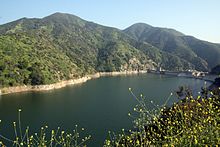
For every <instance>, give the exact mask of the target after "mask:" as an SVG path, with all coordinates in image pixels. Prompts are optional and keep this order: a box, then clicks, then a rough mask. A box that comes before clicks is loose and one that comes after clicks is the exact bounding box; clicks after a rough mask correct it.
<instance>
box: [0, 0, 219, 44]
mask: <svg viewBox="0 0 220 147" xmlns="http://www.w3.org/2000/svg"><path fill="white" fill-rule="evenodd" d="M0 2H1V3H0V24H4V23H7V22H10V21H13V20H16V19H19V18H22V17H44V16H47V15H50V14H52V13H55V12H65V13H71V14H74V15H77V16H79V17H81V18H83V19H86V20H89V21H93V22H96V23H99V24H102V25H107V26H112V27H117V28H119V29H124V28H126V27H128V26H130V25H132V24H134V23H137V22H143V23H147V24H150V25H153V26H157V27H167V28H174V29H176V30H178V31H180V32H182V33H184V34H186V35H193V36H195V37H197V38H199V39H202V40H207V41H211V42H216V43H220V0H0Z"/></svg>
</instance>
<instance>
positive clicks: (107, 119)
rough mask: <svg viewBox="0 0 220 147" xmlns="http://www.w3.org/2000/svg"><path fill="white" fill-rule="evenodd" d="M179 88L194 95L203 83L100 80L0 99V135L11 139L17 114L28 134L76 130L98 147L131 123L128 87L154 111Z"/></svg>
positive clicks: (120, 78)
mask: <svg viewBox="0 0 220 147" xmlns="http://www.w3.org/2000/svg"><path fill="white" fill-rule="evenodd" d="M181 85H189V86H190V87H191V88H192V89H194V90H195V91H198V90H200V87H201V86H203V85H204V81H201V80H196V79H187V78H180V77H169V76H161V75H153V74H141V75H138V76H137V75H134V76H117V77H102V78H99V79H94V80H90V81H88V82H86V83H84V84H80V85H75V86H69V87H66V88H62V89H59V90H55V91H50V92H38V93H30V92H29V93H19V94H11V95H5V96H1V97H0V119H1V120H2V123H1V124H0V134H4V135H5V136H10V135H11V133H10V132H13V125H12V122H13V121H17V110H18V109H19V108H22V114H21V115H22V125H23V126H30V128H31V130H33V131H38V130H40V127H41V126H45V125H48V126H49V127H50V128H51V129H54V128H57V127H58V126H60V127H61V128H62V129H64V130H72V129H74V127H75V125H76V124H78V126H79V127H84V128H85V129H86V130H85V132H86V133H87V134H91V135H92V140H91V141H90V142H88V146H92V147H93V146H94V147H98V146H102V144H103V142H104V139H105V138H106V137H107V136H108V131H109V130H111V131H115V132H118V131H120V130H121V129H122V128H124V129H129V128H131V127H132V119H131V118H129V117H128V115H127V114H128V113H129V112H132V110H133V107H134V106H135V105H136V104H137V102H136V100H135V99H134V98H133V97H132V95H131V94H130V93H129V91H128V88H129V87H131V88H132V89H133V91H134V93H135V94H136V95H140V94H141V93H142V94H143V95H145V96H146V97H147V99H149V102H150V101H151V100H153V101H154V102H155V103H156V104H159V105H160V104H163V103H164V102H165V101H166V99H167V97H168V96H169V95H170V93H171V92H174V91H175V90H176V89H177V88H178V86H181ZM195 87H197V89H195ZM174 101H176V99H175V98H172V99H171V100H170V101H169V103H172V102H174ZM149 108H151V105H150V103H149Z"/></svg>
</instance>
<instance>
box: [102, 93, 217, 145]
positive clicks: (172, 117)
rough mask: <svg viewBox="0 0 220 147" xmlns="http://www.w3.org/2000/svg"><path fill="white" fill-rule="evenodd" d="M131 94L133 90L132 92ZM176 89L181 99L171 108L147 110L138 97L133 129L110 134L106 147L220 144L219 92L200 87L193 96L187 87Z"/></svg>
mask: <svg viewBox="0 0 220 147" xmlns="http://www.w3.org/2000/svg"><path fill="white" fill-rule="evenodd" d="M131 93H132V94H133V92H132V91H131ZM181 93H182V94H180V93H179V91H178V97H179V96H180V95H181V98H182V100H181V101H179V102H178V103H174V104H173V105H172V106H171V107H166V105H163V106H161V107H158V106H156V104H154V103H153V102H152V105H155V110H152V111H149V110H148V108H147V107H146V103H148V102H146V99H145V98H144V96H142V95H141V96H140V97H139V98H137V97H136V96H135V95H134V94H133V95H134V97H136V99H137V101H138V105H137V107H136V108H134V111H135V113H132V114H130V113H129V116H131V117H132V118H133V119H134V118H135V120H134V128H133V129H132V130H130V131H129V132H128V131H125V130H122V133H121V134H118V135H117V134H114V133H110V134H109V139H107V140H106V141H105V145H104V146H105V147H113V146H114V147H115V146H116V147H117V146H118V147H119V146H120V147H126V146H135V147H143V146H206V145H207V146H215V145H218V144H219V143H220V140H219V138H220V124H219V121H220V109H219V106H220V101H219V100H220V92H219V89H216V90H214V91H213V92H210V91H208V90H207V89H203V91H202V92H201V95H199V96H198V97H196V98H195V97H193V96H192V93H191V92H190V91H189V90H186V91H185V90H183V91H181Z"/></svg>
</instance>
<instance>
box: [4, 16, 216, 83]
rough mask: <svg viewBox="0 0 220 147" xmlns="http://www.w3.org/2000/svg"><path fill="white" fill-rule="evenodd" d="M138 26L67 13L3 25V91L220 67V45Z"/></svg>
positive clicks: (150, 27) (171, 31)
mask: <svg viewBox="0 0 220 147" xmlns="http://www.w3.org/2000/svg"><path fill="white" fill-rule="evenodd" d="M134 26H135V27H130V28H128V29H126V30H124V31H121V30H119V29H116V28H111V27H106V26H102V25H99V24H96V23H93V22H89V21H85V20H83V19H81V18H79V17H77V16H74V15H70V14H64V13H55V14H52V15H50V16H47V17H45V18H42V19H36V18H32V19H28V18H22V19H19V20H17V21H14V22H11V23H7V24H4V25H1V26H0V57H1V60H0V86H1V87H8V86H17V85H41V84H49V83H55V82H58V81H62V80H68V79H72V78H76V77H82V76H84V75H86V74H91V73H96V72H102V71H107V72H110V71H125V70H146V69H152V68H156V67H158V66H161V67H162V68H163V69H167V70H187V69H198V70H208V69H210V67H213V66H215V65H216V64H217V63H218V64H219V63H220V61H219V60H220V58H219V56H220V55H219V54H220V53H219V52H220V49H219V48H220V47H219V45H217V44H212V43H208V42H204V41H200V40H197V39H195V38H190V37H187V36H184V35H183V34H182V33H179V32H177V31H175V30H171V29H165V30H164V29H159V28H154V27H152V26H149V25H145V24H141V25H138V26H136V25H134ZM131 28H132V29H131ZM156 30H161V31H159V32H158V31H156ZM162 30H164V31H162ZM156 32H158V33H156ZM160 32H161V33H160ZM153 35H155V36H154V37H153ZM158 37H159V38H160V43H159V44H158V43H157V42H156V41H158V40H157V39H158ZM179 42H180V45H179V44H177V43H179ZM177 45H178V47H176V46H177ZM172 46H174V47H172ZM179 46H181V48H179ZM200 50H202V52H201V51H200ZM208 53H209V55H210V54H211V55H213V56H212V57H209V56H208V55H207V54H208Z"/></svg>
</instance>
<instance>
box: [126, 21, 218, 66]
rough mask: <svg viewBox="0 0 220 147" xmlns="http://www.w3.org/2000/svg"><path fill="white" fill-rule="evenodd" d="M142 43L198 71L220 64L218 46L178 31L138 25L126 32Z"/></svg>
mask: <svg viewBox="0 0 220 147" xmlns="http://www.w3.org/2000/svg"><path fill="white" fill-rule="evenodd" d="M124 32H125V33H127V34H128V35H130V36H132V37H133V38H134V39H136V40H137V41H140V42H147V43H150V44H151V45H153V46H155V47H157V48H158V49H160V50H162V51H165V52H168V53H171V54H173V55H176V56H178V57H179V58H181V59H185V60H186V61H188V62H189V63H191V64H193V65H194V66H195V68H196V69H197V70H210V69H211V68H213V67H214V66H216V65H218V64H219V63H220V48H219V45H218V44H214V43H210V42H206V41H201V40H198V39H196V38H194V37H192V36H186V35H184V34H182V33H180V32H178V31H176V30H173V29H167V28H158V27H152V26H149V25H147V24H143V23H138V24H134V25H132V26H130V27H129V28H127V29H125V30H124Z"/></svg>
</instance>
